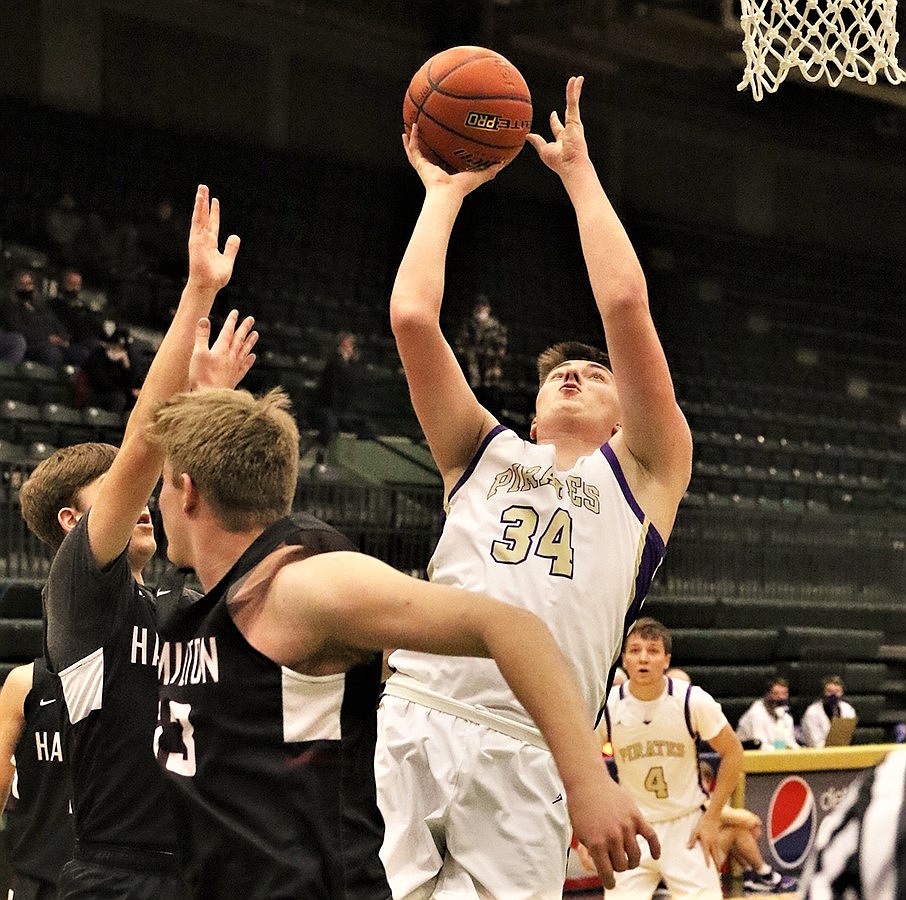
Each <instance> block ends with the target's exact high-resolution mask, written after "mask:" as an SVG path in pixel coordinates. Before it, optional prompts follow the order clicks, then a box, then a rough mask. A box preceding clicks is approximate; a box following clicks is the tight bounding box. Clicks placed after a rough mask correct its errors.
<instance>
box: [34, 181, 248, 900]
mask: <svg viewBox="0 0 906 900" xmlns="http://www.w3.org/2000/svg"><path fill="white" fill-rule="evenodd" d="M219 221H220V216H219V205H218V204H217V201H216V200H213V201H211V200H209V197H208V192H207V189H206V188H205V187H204V186H199V189H198V192H197V194H196V198H195V209H194V215H193V217H192V229H191V232H190V236H189V247H190V262H189V278H188V281H187V282H186V286H185V288H184V290H183V293H182V297H181V299H180V303H179V308H178V309H177V313H176V316H175V317H174V319H173V322H172V323H171V326H170V328H169V330H168V332H167V334H166V335H165V336H164V339H163V341H162V343H161V345H160V348H159V350H158V352H157V355H156V356H155V359H154V362H153V363H152V366H151V369H150V370H149V373H148V377H147V379H146V382H145V388H144V390H143V392H142V395H141V398H140V399H139V401H138V403H137V404H136V408H135V409H134V410H133V413H132V415H131V416H130V420H129V424H128V425H127V428H126V436H125V438H124V440H123V446H122V448H121V449H120V450H119V451H117V450H116V448H114V447H111V446H110V445H108V444H94V443H93V444H77V445H74V446H71V447H65V448H61V449H60V450H57V451H56V453H54V454H53V455H52V456H51V457H49V458H48V459H46V460H44V461H43V462H42V463H40V464H39V465H38V467H37V468H36V469H35V470H34V472H32V474H31V475H30V476H29V478H28V480H27V481H26V482H25V484H24V485H23V486H22V488H21V490H20V492H19V498H20V502H21V507H22V515H23V517H24V518H25V520H26V523H27V524H28V527H29V529H30V530H31V531H32V532H33V533H35V534H36V535H37V536H38V537H39V538H40V539H41V540H42V541H44V542H45V543H46V544H48V545H49V546H51V547H52V548H53V549H54V551H55V555H54V558H53V562H52V563H51V567H50V573H49V575H48V579H47V585H46V588H45V594H44V607H45V610H46V615H47V621H46V627H45V648H46V655H47V659H48V663H49V667H50V668H51V670H52V671H54V672H56V673H58V674H59V675H60V678H61V680H62V681H63V687H64V700H65V705H66V712H67V715H66V716H65V717H64V723H65V725H64V735H65V736H64V745H65V746H66V747H67V748H69V750H70V756H69V764H70V766H71V771H72V777H73V797H74V802H73V809H74V815H75V823H74V825H75V831H76V837H77V844H76V851H75V856H74V858H73V859H72V860H71V861H70V862H69V863H68V864H67V865H66V866H65V867H64V870H63V885H62V887H61V892H60V896H61V897H80V898H92V900H124V898H127V897H128V898H139V897H145V898H151V897H155V898H156V897H168V898H169V897H173V898H181V897H183V896H184V894H183V886H182V876H181V872H180V866H179V860H178V857H177V853H176V850H177V847H176V836H175V833H174V822H173V818H172V815H171V813H170V808H169V806H168V804H167V802H166V799H165V793H164V784H163V779H162V777H161V773H160V769H159V768H158V765H157V760H156V759H155V755H154V751H153V738H154V731H155V727H156V725H157V722H158V692H157V657H156V654H157V652H158V644H157V633H156V630H157V624H158V623H157V603H156V601H155V599H154V597H153V595H152V594H151V592H150V591H149V590H148V588H147V587H145V585H144V582H143V575H142V570H143V568H144V567H145V565H146V564H147V562H148V561H149V560H150V559H151V557H152V556H153V554H154V551H155V549H156V545H155V541H154V528H153V525H152V523H151V517H150V514H149V512H148V509H147V500H148V497H149V496H150V495H151V492H152V490H153V489H154V486H155V484H156V482H157V480H158V478H159V477H160V471H161V470H160V463H161V459H160V457H159V455H158V454H156V453H155V452H154V451H153V450H149V449H148V445H147V443H146V441H145V440H144V438H143V434H144V426H145V424H146V421H147V418H148V417H149V416H150V414H151V411H152V410H153V409H154V407H155V406H156V405H157V404H158V403H160V402H162V401H163V400H165V399H166V398H167V397H169V396H170V395H171V394H174V393H176V392H178V391H182V390H186V389H187V388H188V387H190V386H192V387H199V386H202V387H204V386H216V385H229V386H233V385H235V384H236V383H237V382H238V381H239V380H240V379H241V377H242V375H243V374H244V373H245V372H246V371H247V370H248V367H249V366H250V365H251V363H252V362H253V361H254V355H249V353H248V350H249V349H250V345H249V342H251V344H254V337H255V335H254V332H251V334H250V333H249V329H250V328H251V320H246V321H245V322H243V324H242V326H240V327H239V328H238V329H236V328H235V326H236V322H237V314H236V313H235V312H233V313H231V314H230V315H229V316H228V317H227V324H226V325H225V326H224V328H223V330H222V331H221V335H220V337H219V338H218V340H217V341H216V342H215V343H214V346H213V348H211V350H208V349H207V343H208V334H209V331H210V323H209V321H208V319H206V318H202V317H206V316H207V315H208V314H209V313H210V309H211V306H212V304H213V301H214V298H215V296H216V295H217V293H218V291H219V290H220V288H222V287H223V285H224V284H226V282H227V281H228V280H229V278H230V274H231V273H232V268H233V261H234V259H235V256H236V253H237V251H238V248H239V239H238V238H236V237H235V236H231V237H230V238H229V239H228V240H227V241H226V245H225V248H224V250H223V252H222V253H221V252H220V250H219V248H218V231H219ZM237 343H238V346H237ZM193 344H194V347H195V353H194V354H193V353H192V348H193ZM190 357H191V359H192V361H193V364H194V365H195V368H194V369H193V371H192V377H191V379H190V366H189V363H190Z"/></svg>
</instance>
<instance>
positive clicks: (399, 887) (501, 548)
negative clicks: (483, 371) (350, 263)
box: [376, 77, 692, 898]
mask: <svg viewBox="0 0 906 900" xmlns="http://www.w3.org/2000/svg"><path fill="white" fill-rule="evenodd" d="M582 84H583V79H582V77H573V78H570V79H569V82H568V83H567V87H566V116H565V122H563V123H561V121H560V119H559V116H558V115H557V114H556V113H553V114H552V115H551V119H550V124H551V130H552V132H553V141H550V142H547V141H545V140H544V139H543V138H542V137H541V136H539V135H537V134H532V135H530V136H529V138H528V140H529V142H530V143H531V144H532V146H533V147H534V148H535V150H536V151H537V153H538V155H539V157H540V158H541V160H542V162H544V164H545V165H546V166H547V167H548V168H550V169H551V170H553V171H554V172H555V173H556V174H557V175H559V177H560V179H561V181H562V182H563V185H564V187H565V189H566V191H567V194H568V195H569V197H570V200H571V201H572V204H573V207H574V209H575V213H576V218H577V221H578V225H579V233H580V236H581V241H582V248H583V251H584V255H585V262H586V266H587V269H588V275H589V278H590V280H591V286H592V289H593V292H594V297H595V301H596V304H597V307H598V311H599V313H600V316H601V320H602V323H603V325H604V330H605V335H606V340H607V350H608V352H609V359H608V355H607V354H605V353H604V352H603V351H602V350H599V349H597V348H592V347H588V346H586V345H584V344H573V343H565V344H558V345H556V346H555V347H553V348H551V349H549V350H547V351H545V352H544V353H542V354H541V357H540V358H539V376H540V387H539V390H538V395H537V400H536V414H535V418H534V421H533V422H532V426H531V437H532V439H533V441H534V442H535V443H531V442H529V441H525V440H523V439H522V438H520V437H519V436H518V435H516V434H515V433H513V432H512V431H510V430H508V429H506V428H504V427H502V426H501V425H500V424H499V422H498V421H497V420H496V419H495V418H494V416H492V415H491V414H490V413H489V412H488V411H487V410H486V409H484V408H483V407H482V406H481V405H480V404H479V403H478V401H477V400H476V398H475V396H474V395H473V393H472V391H471V389H470V388H469V386H468V384H467V382H466V379H465V377H464V376H463V373H462V371H461V370H460V367H459V365H458V363H457V361H456V357H455V356H454V354H453V351H452V350H451V348H450V346H449V344H448V343H447V341H446V339H445V337H444V335H443V333H442V331H441V327H440V308H441V302H442V298H443V291H444V270H445V264H446V253H447V246H448V242H449V239H450V235H451V233H452V229H453V225H454V223H455V221H456V218H457V215H458V213H459V210H460V208H461V206H462V203H463V200H464V198H465V197H466V195H468V194H469V193H471V192H472V191H473V190H475V189H476V188H478V187H479V186H480V185H482V184H483V183H484V182H486V181H489V180H490V179H492V178H493V177H494V176H495V175H496V173H497V171H499V168H497V169H491V170H486V171H483V172H463V173H458V174H455V175H449V174H447V173H446V172H444V171H443V170H442V169H440V168H438V167H437V166H435V165H433V164H431V163H430V162H428V160H426V159H425V157H424V156H423V155H422V153H421V151H420V149H419V144H418V130H417V128H415V129H413V131H412V133H411V135H410V136H409V137H408V138H407V137H405V136H404V138H403V143H404V147H405V149H406V154H407V156H408V158H409V162H410V163H411V165H412V166H413V168H414V169H415V170H416V172H417V173H418V175H419V177H420V179H421V180H422V183H423V185H424V188H425V199H424V204H423V206H422V210H421V213H420V215H419V218H418V221H417V223H416V225H415V229H414V231H413V234H412V237H411V239H410V242H409V246H408V248H407V250H406V252H405V255H404V257H403V260H402V262H401V264H400V268H399V272H398V274H397V278H396V283H395V285H394V289H393V295H392V298H391V304H390V314H391V324H392V327H393V332H394V335H395V337H396V342H397V347H398V349H399V353H400V357H401V359H402V361H403V365H404V367H405V371H406V377H407V380H408V383H409V389H410V393H411V397H412V403H413V406H414V408H415V412H416V415H417V416H418V419H419V421H420V423H421V426H422V429H423V430H424V433H425V436H426V438H427V440H428V443H429V445H430V448H431V452H432V454H433V456H434V460H435V462H436V464H437V466H438V468H439V469H440V472H441V474H442V476H443V480H444V487H445V491H446V497H447V502H446V513H447V516H446V522H445V525H444V530H443V534H442V535H441V538H440V541H439V543H438V546H437V549H436V551H435V554H434V557H433V559H432V562H431V573H432V580H434V581H436V582H441V583H446V584H451V585H458V586H461V587H470V588H472V589H478V590H483V591H486V592H488V593H489V594H491V595H493V596H496V597H498V598H500V599H503V600H506V601H508V602H509V603H512V604H514V605H516V606H522V607H525V608H527V609H531V610H532V611H534V612H535V613H537V614H538V615H540V616H541V617H542V618H543V619H544V620H545V622H546V623H547V624H548V626H549V627H550V629H551V631H552V632H553V633H554V636H555V637H556V639H557V640H558V642H559V643H560V646H561V647H562V648H563V650H564V652H565V653H566V655H567V657H568V658H569V660H570V662H571V664H572V666H573V668H574V670H575V671H576V673H577V675H578V678H579V681H580V684H581V686H582V692H583V697H582V699H583V701H584V703H585V706H586V708H587V710H588V716H589V720H588V721H589V725H588V727H589V728H591V727H592V721H593V719H594V717H595V716H596V715H597V713H598V711H599V710H600V709H601V707H602V705H603V703H604V700H605V696H606V690H607V680H608V672H609V670H610V668H611V666H612V664H614V663H615V662H616V661H617V658H618V654H619V651H620V645H621V642H622V638H623V634H624V629H625V628H626V627H627V626H628V624H630V623H631V622H632V620H633V619H634V618H635V616H636V614H637V612H638V609H639V607H640V605H641V602H642V599H643V597H644V595H645V593H646V591H647V589H648V587H649V584H650V581H651V578H652V577H653V575H654V572H655V570H656V569H657V567H658V565H659V564H660V561H661V559H662V558H663V555H664V552H665V541H666V539H667V537H668V536H669V534H670V531H671V529H672V527H673V522H674V517H675V515H676V511H677V507H678V505H679V502H680V499H681V498H682V496H683V493H684V492H685V489H686V486H687V484H688V482H689V478H690V472H691V459H692V442H691V436H690V432H689V428H688V425H687V424H686V421H685V419H684V417H683V415H682V412H681V411H680V409H679V407H678V406H677V404H676V399H675V396H674V391H673V384H672V381H671V377H670V372H669V370H668V367H667V361H666V359H665V357H664V353H663V350H662V348H661V345H660V342H659V339H658V336H657V333H656V331H655V328H654V324H653V322H652V320H651V316H650V313H649V309H648V297H647V290H646V285H645V278H644V275H643V273H642V270H641V267H640V265H639V262H638V259H637V258H636V254H635V252H634V250H633V248H632V245H631V243H630V241H629V239H628V237H627V235H626V232H625V231H624V229H623V226H622V224H621V223H620V221H619V218H618V217H617V215H616V213H615V212H614V210H613V208H612V206H611V204H610V202H609V200H608V199H607V196H606V195H605V193H604V190H603V188H602V186H601V183H600V181H599V179H598V176H597V173H596V171H595V168H594V165H593V164H592V162H591V160H590V158H589V155H588V148H587V145H586V141H585V135H584V130H583V126H582V121H581V118H580V115H579V97H580V93H581V90H582ZM555 302H562V301H561V299H560V298H557V300H556V301H555ZM391 664H392V665H393V667H394V668H395V670H396V671H395V674H394V675H392V677H391V678H390V679H389V681H388V684H387V690H386V695H385V697H384V699H383V701H382V708H381V723H380V734H379V739H378V753H377V759H376V772H377V776H378V779H377V780H378V792H379V803H380V806H381V811H382V813H383V815H384V819H385V822H386V838H385V842H384V847H383V850H382V859H383V860H384V864H385V866H386V868H387V871H388V876H389V879H390V883H391V887H392V889H393V893H394V897H396V898H402V897H409V896H413V897H414V896H430V894H431V892H432V890H433V891H436V892H440V891H442V890H444V889H446V890H448V891H449V893H450V895H452V896H458V897H477V896H479V895H480V896H486V895H490V896H495V897H507V898H528V897H545V898H547V897H560V896H561V895H562V888H563V874H564V871H565V868H566V851H567V847H568V846H569V841H570V834H571V832H570V824H569V817H568V815H567V810H566V809H565V808H564V805H563V803H562V802H561V800H562V796H563V785H562V784H561V782H560V780H559V777H558V775H557V772H556V769H555V767H554V765H553V763H552V761H551V758H550V754H549V753H548V752H547V750H546V749H545V748H544V746H543V742H541V741H539V740H538V734H537V730H536V729H535V728H534V727H533V723H532V722H531V719H530V718H529V716H528V715H527V714H526V712H525V710H524V709H523V708H522V706H520V704H519V703H518V702H516V700H515V698H514V697H513V695H512V692H510V691H509V690H508V689H507V688H506V685H505V684H503V682H502V680H501V677H500V673H499V672H498V671H497V669H496V668H495V666H494V665H493V664H486V663H485V661H483V660H482V661H477V660H471V659H470V660H465V659H461V658H454V659H441V658H440V657H436V656H430V655H428V654H424V653H411V652H405V653H404V652H400V651H397V652H396V653H394V654H393V655H392V657H391ZM538 665H539V666H543V665H544V661H543V660H538ZM612 787H613V790H612V800H611V803H612V811H613V820H614V834H615V835H618V837H615V838H614V840H613V843H612V844H611V846H610V854H609V860H610V864H611V866H612V869H613V870H616V871H622V870H625V869H626V868H627V866H634V865H635V864H636V862H637V860H638V845H637V837H636V835H637V834H643V835H644V836H645V837H646V839H648V840H649V842H650V843H651V844H652V851H653V852H654V853H655V854H657V852H658V849H657V843H656V841H655V840H654V839H653V838H652V837H651V836H650V835H651V831H650V829H649V828H648V827H647V826H644V825H643V824H642V820H641V817H640V816H639V813H638V810H637V808H636V807H635V805H634V804H633V803H632V801H631V800H630V799H629V798H628V796H627V795H626V794H625V793H624V792H623V791H622V789H621V788H619V787H617V785H616V784H613V786H612ZM488 807H495V809H494V814H493V815H488V814H487V809H488ZM479 809H480V810H481V811H482V813H483V814H481V815H479V814H477V810H479ZM438 810H442V811H443V815H440V814H439V813H438ZM600 874H601V876H602V880H603V883H604V885H605V887H610V886H612V885H613V871H611V870H607V871H602V872H601V873H600Z"/></svg>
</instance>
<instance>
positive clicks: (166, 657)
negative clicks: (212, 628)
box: [157, 637, 220, 685]
mask: <svg viewBox="0 0 906 900" xmlns="http://www.w3.org/2000/svg"><path fill="white" fill-rule="evenodd" d="M157 680H158V681H159V682H160V684H176V685H184V684H207V683H208V682H218V681H220V665H219V663H218V661H217V638H216V637H197V638H192V640H190V641H165V642H164V645H163V647H162V648H161V653H160V659H159V660H158V664H157Z"/></svg>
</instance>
